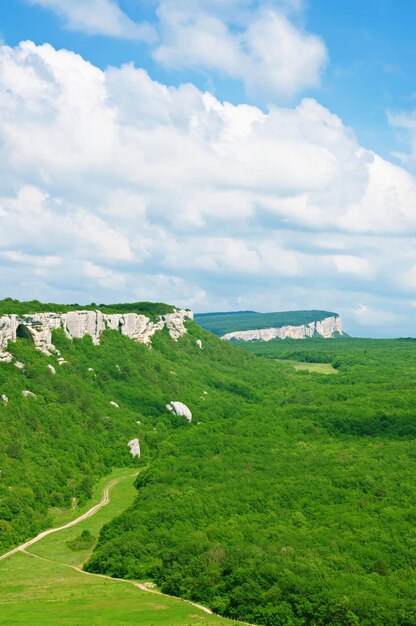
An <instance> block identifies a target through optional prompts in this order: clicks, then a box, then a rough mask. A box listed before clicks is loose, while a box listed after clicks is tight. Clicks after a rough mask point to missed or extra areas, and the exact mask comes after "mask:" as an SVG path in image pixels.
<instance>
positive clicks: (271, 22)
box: [26, 0, 327, 101]
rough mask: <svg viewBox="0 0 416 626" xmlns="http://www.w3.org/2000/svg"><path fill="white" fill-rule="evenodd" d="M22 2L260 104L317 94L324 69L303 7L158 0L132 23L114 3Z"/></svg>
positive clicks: (279, 2) (273, 0)
mask: <svg viewBox="0 0 416 626" xmlns="http://www.w3.org/2000/svg"><path fill="white" fill-rule="evenodd" d="M26 2H28V3H29V4H33V5H37V6H40V7H43V8H45V9H49V10H51V11H53V12H54V13H55V14H56V15H58V16H59V17H60V18H61V19H62V20H63V23H64V26H65V27H66V28H69V29H71V30H77V31H81V32H83V33H86V34H89V35H106V36H109V37H119V38H124V39H132V40H139V41H142V42H145V43H147V44H148V45H149V48H148V51H149V52H150V54H151V55H152V57H153V59H154V60H155V61H156V62H157V63H160V64H161V65H163V66H164V67H165V68H168V69H184V68H187V69H192V70H195V71H197V72H201V73H206V72H207V71H209V72H211V73H214V74H215V75H219V76H222V77H224V76H225V77H227V78H229V79H234V80H237V81H241V82H242V83H243V85H244V87H245V89H246V91H247V93H248V94H251V96H254V95H255V96H256V98H257V99H259V98H262V99H265V100H266V101H267V100H270V99H275V98H287V97H291V96H293V95H294V94H296V93H298V92H300V91H301V90H303V89H305V88H309V87H316V86H317V85H319V83H320V78H321V74H322V71H323V70H324V68H325V65H326V62H327V51H326V48H325V44H324V43H323V41H322V39H321V38H320V37H318V36H317V35H314V34H311V33H309V32H307V31H306V30H305V29H304V28H303V26H302V24H301V22H302V21H303V20H300V19H297V17H298V16H299V15H302V14H303V2H302V0H270V2H267V3H258V2H257V1H254V0H221V2H219V1H216V0H215V1H212V0H210V1H209V2H207V0H192V1H191V0H183V1H182V2H177V0H157V1H155V2H153V6H154V9H155V12H154V15H153V21H152V24H150V23H147V22H145V23H137V22H135V21H133V20H132V19H130V18H129V17H128V15H127V14H126V13H125V12H123V11H122V9H121V8H120V6H119V4H118V3H117V2H116V0H65V2H63V1H62V0H26Z"/></svg>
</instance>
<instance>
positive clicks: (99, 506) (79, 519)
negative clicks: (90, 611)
mask: <svg viewBox="0 0 416 626" xmlns="http://www.w3.org/2000/svg"><path fill="white" fill-rule="evenodd" d="M137 474H138V472H136V474H133V476H137ZM131 477H132V476H123V477H121V478H114V479H113V480H111V481H110V482H109V483H108V485H107V487H105V488H104V492H103V497H102V498H101V500H100V502H99V503H98V504H96V505H94V506H93V507H91V508H90V509H89V510H88V511H86V512H85V513H83V514H82V515H80V516H79V517H77V518H76V519H74V520H72V522H68V523H67V524H64V525H63V526H58V527H57V528H50V529H49V530H44V531H43V532H41V533H39V535H36V537H34V538H33V539H29V541H26V542H25V543H22V544H21V545H20V546H17V548H13V550H9V552H6V553H5V554H2V555H1V556H0V561H2V560H3V559H7V557H9V556H12V554H16V552H22V551H23V550H26V548H29V547H30V546H33V544H34V543H36V542H37V541H40V540H41V539H44V538H45V537H47V536H48V535H52V533H57V532H59V531H60V530H65V529H66V528H71V526H75V525H76V524H79V523H80V522H83V521H84V520H86V519H88V518H89V517H91V516H92V515H95V514H96V513H97V512H98V511H99V510H100V509H102V508H103V506H106V504H108V503H109V502H110V491H111V489H112V488H113V487H115V486H116V485H117V484H118V483H119V482H120V481H122V480H126V478H131Z"/></svg>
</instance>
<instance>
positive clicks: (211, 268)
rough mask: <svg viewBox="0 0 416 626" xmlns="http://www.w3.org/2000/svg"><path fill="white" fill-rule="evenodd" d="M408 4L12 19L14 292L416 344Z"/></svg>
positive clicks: (1, 79)
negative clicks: (287, 314)
mask: <svg viewBox="0 0 416 626" xmlns="http://www.w3.org/2000/svg"><path fill="white" fill-rule="evenodd" d="M415 19H416V6H415V4H414V3H412V2H411V0H403V2H401V3H400V8H398V7H397V3H394V2H393V0H384V1H383V2H382V3H380V2H378V0H369V1H368V2H367V3H366V4H365V6H363V5H362V3H360V2H358V0H353V1H351V0H348V1H347V0H341V1H340V2H338V3H336V6H335V3H334V4H332V3H328V2H325V0H310V1H309V2H306V1H303V0H270V1H268V2H266V3H261V2H258V1H256V0H226V1H225V2H224V1H223V2H217V1H215V2H207V1H206V0H194V1H193V2H190V1H189V0H183V1H182V2H181V3H177V2H174V1H173V0H152V1H151V2H145V3H143V2H142V3H140V2H136V1H132V0H83V1H82V2H81V1H80V0H68V2H66V3H64V4H63V3H62V2H60V1H59V0H10V2H8V3H7V5H6V4H5V5H3V6H2V7H0V145H1V154H2V163H3V173H2V174H3V175H2V176H1V177H0V231H1V232H2V241H1V242H0V261H1V265H0V268H1V270H0V289H1V291H2V293H9V294H11V296H12V297H13V298H15V299H20V300H31V299H34V298H39V299H40V300H42V301H45V302H47V301H49V302H69V301H72V302H79V301H90V302H91V301H95V300H97V299H98V300H99V301H101V302H104V301H113V302H123V301H125V302H128V301H132V300H133V301H134V300H142V301H156V302H174V303H175V306H182V307H189V308H191V309H192V310H194V311H198V312H201V313H204V312H218V311H228V312H231V311H239V310H258V311H259V312H267V311H276V312H277V311H294V310H311V309H313V308H314V307H315V306H316V305H318V309H320V310H328V311H336V312H338V313H339V314H340V316H341V317H342V319H343V321H344V324H345V325H346V327H347V332H348V333H349V334H351V335H352V336H356V337H411V336H414V335H415V334H416V330H415V323H414V317H415V311H416V248H415V236H416V171H415V168H416V134H415V127H416V126H415V119H416V105H415V93H416V89H415V84H414V79H413V67H412V57H413V55H414V53H415V52H416V42H415V41H414V37H413V33H412V29H411V27H410V25H411V24H412V23H414V20H415Z"/></svg>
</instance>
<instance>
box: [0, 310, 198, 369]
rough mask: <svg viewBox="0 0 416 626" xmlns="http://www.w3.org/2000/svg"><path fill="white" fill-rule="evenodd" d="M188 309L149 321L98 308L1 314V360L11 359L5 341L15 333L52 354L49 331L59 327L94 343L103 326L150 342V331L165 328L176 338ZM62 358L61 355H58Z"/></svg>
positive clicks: (189, 317) (188, 316) (182, 331)
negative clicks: (103, 311)
mask: <svg viewBox="0 0 416 626" xmlns="http://www.w3.org/2000/svg"><path fill="white" fill-rule="evenodd" d="M192 319H193V314H192V312H191V311H186V310H177V311H175V312H173V313H167V314H166V315H160V316H159V319H158V321H156V322H152V321H151V320H150V319H149V318H148V317H146V316H145V315H139V314H137V313H125V314H121V313H120V314H119V313H114V314H106V313H102V312H101V311H98V310H97V311H70V312H69V313H35V314H33V315H22V316H18V315H2V316H0V362H1V361H6V362H10V361H11V360H12V358H13V357H12V355H11V354H10V353H9V352H8V351H7V347H8V344H9V343H10V342H13V341H16V338H17V337H26V338H27V339H29V340H30V341H33V343H34V345H35V347H36V348H37V349H38V350H40V351H41V352H44V353H45V354H49V355H50V354H51V353H52V352H56V349H55V346H54V345H53V343H52V331H53V330H58V329H62V330H63V331H64V333H65V335H66V336H67V337H68V338H69V339H82V338H83V337H85V336H87V335H88V336H89V337H91V339H92V341H93V343H94V344H96V345H98V344H99V343H100V336H101V333H102V332H103V331H104V330H117V331H119V332H121V334H122V335H125V336H126V337H130V339H133V340H134V341H138V342H140V343H144V344H150V343H151V341H152V337H153V335H154V334H155V333H156V332H157V331H160V330H162V329H163V328H167V330H168V332H169V334H170V336H171V337H172V339H174V340H175V341H176V340H177V339H179V337H181V336H182V335H184V334H185V333H186V332H187V331H186V328H185V321H186V320H192ZM61 361H62V362H63V361H64V359H61Z"/></svg>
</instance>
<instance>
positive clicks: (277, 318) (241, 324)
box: [195, 310, 338, 337]
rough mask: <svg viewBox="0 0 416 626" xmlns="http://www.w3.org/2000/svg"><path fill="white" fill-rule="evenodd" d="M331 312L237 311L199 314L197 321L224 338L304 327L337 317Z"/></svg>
mask: <svg viewBox="0 0 416 626" xmlns="http://www.w3.org/2000/svg"><path fill="white" fill-rule="evenodd" d="M337 315H338V314H337V313H331V312H330V311H315V310H313V311H283V312H280V313H256V311H235V312H231V313H197V314H196V315H195V321H196V322H197V323H198V324H199V325H200V326H201V327H202V328H205V329H206V330H209V331H211V332H212V333H214V334H215V335H218V336H219V337H222V336H223V335H225V334H226V333H232V332H235V331H238V330H253V329H261V328H281V327H282V326H302V325H303V324H310V322H317V321H319V320H322V319H324V318H325V317H332V316H337Z"/></svg>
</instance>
